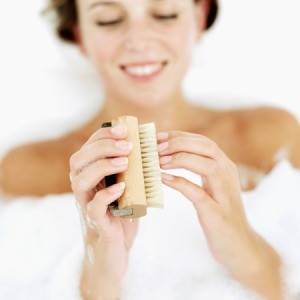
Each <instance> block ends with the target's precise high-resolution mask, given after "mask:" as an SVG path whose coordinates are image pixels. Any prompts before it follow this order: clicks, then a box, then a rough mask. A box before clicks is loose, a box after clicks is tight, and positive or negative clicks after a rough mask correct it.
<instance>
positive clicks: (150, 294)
mask: <svg viewBox="0 0 300 300" xmlns="http://www.w3.org/2000/svg"><path fill="white" fill-rule="evenodd" d="M176 173H177V175H182V176H186V177H187V178H188V179H191V180H192V181H193V182H200V180H199V178H198V176H196V175H193V174H191V173H187V172H183V171H180V170H178V172H177V171H176ZM299 182H300V171H299V170H295V169H293V168H292V167H291V166H290V164H289V163H288V162H286V161H282V162H280V163H279V164H278V165H277V167H276V168H275V169H274V170H273V171H272V173H271V174H269V175H268V176H267V177H265V178H264V179H263V180H262V181H261V183H260V184H259V186H258V187H257V188H256V189H255V190H253V191H250V192H244V193H243V202H244V205H245V208H246V212H247V216H248V218H249V221H250V223H251V224H252V226H253V227H254V228H255V229H256V230H257V231H258V232H259V233H260V234H261V235H262V236H263V237H264V238H265V239H266V240H267V241H268V242H269V243H270V244H271V245H273V247H274V248H275V249H276V250H277V251H278V252H279V253H280V255H281V257H282V259H283V262H284V270H283V276H284V280H285V284H286V286H287V290H288V291H289V292H290V293H292V294H294V295H296V294H297V293H298V295H299V293H300V251H299V249H300V222H299V215H300V201H299V199H300V191H299ZM164 194H165V196H166V197H165V208H164V209H163V210H157V209H149V210H148V215H147V216H146V217H144V218H142V219H141V220H140V226H139V233H138V236H137V239H136V241H135V243H134V246H133V248H132V251H131V256H130V261H129V269H128V272H127V273H126V276H125V278H124V282H123V285H122V295H121V299H122V300H129V299H130V300H137V299H138V300H140V299H143V300H148V299H151V300H153V299H155V300H156V299H158V300H160V299H164V300H177V299H178V300H182V299H192V300H193V299H195V300H196V299H204V300H215V299H222V300H226V299H228V300H229V299H230V300H235V299H256V297H257V296H256V295H255V294H253V293H251V292H250V291H247V290H246V289H244V288H243V287H241V286H240V285H239V284H238V283H236V282H235V281H234V280H232V279H231V278H230V277H229V276H228V274H227V272H226V271H225V270H224V269H223V268H222V267H221V266H220V265H218V264H217V263H216V262H215V261H214V259H213V258H212V257H211V255H210V251H209V249H208V247H207V244H206V241H205V237H204V235H203V232H202V230H201V228H200V225H199V223H198V219H197V216H196V213H195V210H194V207H193V205H192V204H191V203H190V202H189V201H188V200H187V199H185V198H184V197H183V196H181V194H180V193H178V192H176V191H174V190H171V189H170V188H167V187H165V190H164ZM82 257H83V242H82V232H81V225H80V218H79V214H78V212H77V209H76V200H75V199H74V198H73V196H72V195H71V194H65V195H49V196H47V197H44V198H29V197H27V198H25V197H23V198H18V199H16V201H15V202H13V203H11V204H6V205H5V207H4V209H3V210H2V213H1V217H0V265H1V268H0V299H5V300H10V299H11V300H18V299H20V300H21V299H22V300H24V299H30V300H34V299H72V300H73V299H80V293H79V278H80V272H81V262H82ZM91 259H92V257H91ZM290 299H293V298H292V296H291V297H290V298H289V300H290ZM295 299H297V298H295Z"/></svg>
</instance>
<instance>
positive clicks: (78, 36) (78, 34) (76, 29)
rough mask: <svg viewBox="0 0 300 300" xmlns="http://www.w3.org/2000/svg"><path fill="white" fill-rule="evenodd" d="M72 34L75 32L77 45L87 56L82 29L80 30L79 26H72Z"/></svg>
mask: <svg viewBox="0 0 300 300" xmlns="http://www.w3.org/2000/svg"><path fill="white" fill-rule="evenodd" d="M72 32H73V35H74V42H75V45H77V46H78V47H79V50H80V52H81V53H82V54H83V55H84V56H86V51H85V47H84V45H83V42H82V35H81V31H80V28H79V26H78V24H75V25H73V26H72Z"/></svg>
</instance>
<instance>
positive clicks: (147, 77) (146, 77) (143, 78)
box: [120, 61, 168, 82]
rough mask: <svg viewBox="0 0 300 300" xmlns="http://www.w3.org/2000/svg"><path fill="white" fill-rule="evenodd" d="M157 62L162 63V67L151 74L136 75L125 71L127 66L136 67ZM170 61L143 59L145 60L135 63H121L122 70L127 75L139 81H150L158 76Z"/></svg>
mask: <svg viewBox="0 0 300 300" xmlns="http://www.w3.org/2000/svg"><path fill="white" fill-rule="evenodd" d="M157 64H161V68H160V69H158V70H157V71H156V72H154V73H152V74H150V75H142V76H141V75H134V74H130V73H127V72H126V71H125V68H126V67H135V66H140V67H142V66H145V65H157ZM167 64H168V62H167V61H160V62H157V61H155V62H154V61H143V62H133V63H128V64H122V65H120V69H121V70H122V72H123V73H124V74H125V75H127V76H128V77H129V78H131V79H134V80H135V81H138V82H148V81H151V80H153V79H154V78H156V77H158V76H159V75H160V74H161V73H162V72H163V70H164V69H165V67H166V66H167Z"/></svg>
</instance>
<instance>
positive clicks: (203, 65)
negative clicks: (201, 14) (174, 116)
mask: <svg viewBox="0 0 300 300" xmlns="http://www.w3.org/2000/svg"><path fill="white" fill-rule="evenodd" d="M42 6H43V1H42V2H40V1H36V0H26V1H24V0H15V1H4V0H1V9H0V22H1V23H0V36H1V42H0V43H1V47H0V51H1V52H0V79H1V84H0V86H1V87H0V126H1V130H0V143H1V147H0V149H1V150H3V148H7V147H9V146H10V145H13V144H17V143H21V142H24V141H29V140H31V139H41V138H45V139H46V138H51V137H54V136H58V135H60V134H63V133H65V132H67V131H68V130H71V129H72V128H74V127H76V126H79V125H80V124H82V123H83V122H86V121H87V120H88V119H89V118H91V117H92V115H93V114H94V112H96V111H97V109H98V108H99V106H100V105H101V100H100V99H101V86H100V83H99V82H98V79H97V78H96V76H95V74H94V73H93V71H92V70H91V68H90V67H89V65H88V63H87V62H85V61H84V60H83V59H82V58H81V57H80V54H79V53H78V51H77V49H75V48H74V47H72V46H64V45H62V44H61V43H59V42H57V40H56V39H55V38H54V35H53V34H52V31H51V30H52V28H51V27H50V26H49V23H47V22H46V20H45V19H44V18H42V17H41V16H40V13H39V12H40V10H41V8H42ZM299 11H300V1H299V0H284V1H282V0H263V1H262V0H226V1H225V0H223V1H221V9H220V15H219V18H218V21H217V23H216V26H215V27H214V28H213V29H212V30H211V31H210V32H209V33H207V34H206V36H205V37H204V38H203V40H202V43H200V44H199V46H198V47H197V49H196V51H195V57H194V64H193V67H192V68H191V70H190V72H189V73H188V75H187V78H186V80H185V85H184V86H185V90H186V92H187V95H188V96H189V98H190V99H193V100H192V101H196V100H197V102H198V103H199V104H201V103H202V104H205V105H210V106H213V107H222V108H223V107H224V108H229V107H237V106H253V105H257V104H264V105H265V104H266V105H276V106H280V107H283V108H285V109H287V110H289V111H290V112H292V113H294V114H295V115H296V116H297V118H298V119H299V120H300V84H299V83H300V18H299ZM195 99H196V100H195ZM200 99H201V100H200Z"/></svg>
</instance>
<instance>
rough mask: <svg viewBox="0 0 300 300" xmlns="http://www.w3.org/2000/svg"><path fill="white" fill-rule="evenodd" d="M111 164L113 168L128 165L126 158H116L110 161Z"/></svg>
mask: <svg viewBox="0 0 300 300" xmlns="http://www.w3.org/2000/svg"><path fill="white" fill-rule="evenodd" d="M111 162H112V164H113V165H115V166H124V165H127V164H128V158H127V157H117V158H114V159H112V161H111Z"/></svg>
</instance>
